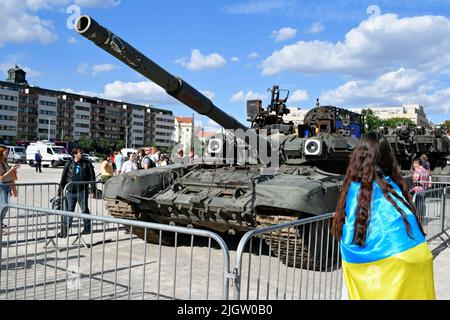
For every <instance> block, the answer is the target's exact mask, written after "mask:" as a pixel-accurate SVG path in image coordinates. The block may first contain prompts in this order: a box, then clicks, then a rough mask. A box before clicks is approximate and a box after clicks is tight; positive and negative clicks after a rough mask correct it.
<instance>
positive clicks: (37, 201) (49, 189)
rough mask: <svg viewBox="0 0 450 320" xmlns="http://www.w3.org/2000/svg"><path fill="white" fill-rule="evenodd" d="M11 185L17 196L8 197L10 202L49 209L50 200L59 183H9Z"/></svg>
mask: <svg viewBox="0 0 450 320" xmlns="http://www.w3.org/2000/svg"><path fill="white" fill-rule="evenodd" d="M13 187H15V188H16V190H17V197H10V198H9V203H10V204H15V205H23V206H29V207H38V208H45V209H50V208H51V203H50V200H51V199H53V198H54V197H55V196H56V194H57V192H58V188H59V183H55V182H49V183H19V184H13V185H11V188H13Z"/></svg>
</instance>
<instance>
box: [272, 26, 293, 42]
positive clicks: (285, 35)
mask: <svg viewBox="0 0 450 320" xmlns="http://www.w3.org/2000/svg"><path fill="white" fill-rule="evenodd" d="M296 35H297V29H293V28H281V29H280V30H275V31H273V32H272V38H274V39H275V42H281V41H285V40H288V39H292V38H294V37H295V36H296Z"/></svg>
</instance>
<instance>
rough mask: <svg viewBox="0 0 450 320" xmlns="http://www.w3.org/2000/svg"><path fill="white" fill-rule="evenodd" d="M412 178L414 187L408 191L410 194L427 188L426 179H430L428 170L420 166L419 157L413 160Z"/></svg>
mask: <svg viewBox="0 0 450 320" xmlns="http://www.w3.org/2000/svg"><path fill="white" fill-rule="evenodd" d="M412 180H413V183H414V187H413V188H412V189H411V191H410V193H411V194H412V195H413V194H416V193H417V192H420V191H424V190H426V189H428V183H427V182H426V181H430V171H428V170H426V169H425V168H424V167H423V166H422V162H421V159H414V161H413V174H412Z"/></svg>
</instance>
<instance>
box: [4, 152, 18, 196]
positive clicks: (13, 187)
mask: <svg viewBox="0 0 450 320" xmlns="http://www.w3.org/2000/svg"><path fill="white" fill-rule="evenodd" d="M3 155H4V157H5V160H6V162H8V156H9V148H8V147H5V151H4V152H3ZM19 168H20V165H19V166H17V169H19ZM16 181H17V170H16V171H14V172H13V173H12V181H11V186H10V189H11V195H12V196H13V197H15V198H17V187H16Z"/></svg>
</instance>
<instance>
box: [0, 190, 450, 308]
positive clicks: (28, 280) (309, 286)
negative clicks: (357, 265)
mask: <svg viewBox="0 0 450 320" xmlns="http://www.w3.org/2000/svg"><path fill="white" fill-rule="evenodd" d="M95 183H96V184H97V189H98V190H101V193H103V184H102V183H101V182H95ZM82 184H86V183H82ZM88 184H90V183H88ZM17 187H18V191H19V193H18V198H17V199H16V200H15V201H14V199H13V200H12V201H11V204H9V205H8V206H6V207H4V209H3V210H7V211H8V214H7V218H6V219H5V223H7V224H8V234H7V235H3V236H0V242H1V244H2V248H1V253H0V260H1V268H0V300H1V299H83V300H84V299H186V300H188V299H224V300H226V299H228V298H230V296H229V291H230V288H231V290H232V291H233V298H234V299H237V300H243V299H244V300H263V299H270V300H272V299H283V300H319V299H327V300H331V299H340V298H341V293H342V286H343V283H342V280H343V276H342V269H341V258H340V250H339V243H338V242H337V241H335V240H334V238H333V237H332V235H331V230H330V229H331V222H332V216H333V215H332V214H326V215H321V216H317V217H313V218H307V219H303V220H297V221H292V222H289V223H283V224H277V225H272V226H269V227H266V228H259V229H255V230H252V231H250V232H248V233H247V234H245V235H244V236H243V237H242V239H240V242H239V245H238V246H237V249H236V251H234V250H230V249H229V247H228V246H227V242H226V241H225V240H223V238H222V237H220V236H218V235H216V234H215V233H212V232H208V231H203V230H197V229H186V228H179V227H174V226H169V225H163V224H153V223H147V222H141V221H133V220H128V219H117V218H113V217H110V216H108V213H107V211H106V210H105V205H104V202H103V199H102V197H95V198H90V200H89V208H90V213H91V214H90V215H83V214H81V213H79V211H80V210H79V209H77V210H76V211H77V212H67V211H55V210H50V209H47V208H45V207H46V206H50V199H51V198H53V197H54V196H55V195H56V193H57V190H58V184H55V183H54V184H22V185H17ZM63 195H65V196H66V195H67V188H66V189H65V190H64V192H63ZM449 197H450V186H449V187H445V188H438V189H430V190H425V191H422V192H418V193H416V194H415V197H414V201H415V205H416V207H417V208H418V211H419V219H420V221H421V223H422V225H423V227H424V229H425V232H426V233H427V240H428V241H432V240H433V239H435V238H436V237H441V236H442V234H443V233H444V232H446V230H448V229H449V228H450V214H448V212H450V211H449V209H450V208H449V207H450V199H448V198H449ZM15 202H16V203H15ZM17 203H18V204H17ZM33 206H41V208H34V207H33ZM70 217H72V218H75V219H74V222H73V225H72V229H71V233H70V234H69V237H68V238H58V237H57V236H56V235H57V234H58V233H60V232H61V230H62V224H63V222H64V220H65V219H67V218H70ZM83 219H87V220H90V221H91V223H92V225H93V232H92V233H90V234H87V235H82V234H81V233H82V230H83ZM275 223H281V221H275ZM234 253H235V257H236V260H235V261H236V263H235V268H234V269H233V270H231V269H230V257H231V256H232V254H233V255H234ZM230 285H231V286H230Z"/></svg>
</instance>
